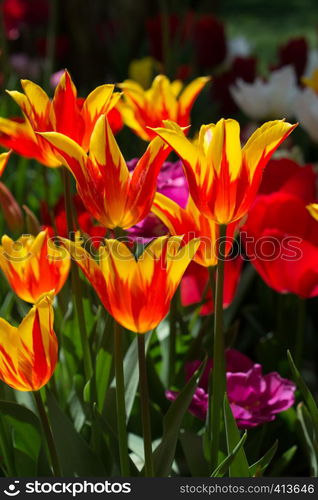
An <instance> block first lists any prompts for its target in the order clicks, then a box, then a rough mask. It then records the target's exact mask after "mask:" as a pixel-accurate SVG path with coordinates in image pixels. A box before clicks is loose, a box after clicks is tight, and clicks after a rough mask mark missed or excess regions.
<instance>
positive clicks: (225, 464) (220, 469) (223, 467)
mask: <svg viewBox="0 0 318 500" xmlns="http://www.w3.org/2000/svg"><path fill="white" fill-rule="evenodd" d="M246 438H247V433H246V432H244V434H243V436H242V437H241V439H240V440H239V442H238V443H237V445H236V446H235V447H234V448H233V450H232V451H231V453H229V454H228V456H227V457H226V458H225V459H224V460H223V461H222V462H221V463H220V465H218V466H217V467H216V469H214V471H213V472H212V474H211V477H223V476H224V474H226V473H227V471H228V470H229V467H230V465H231V464H232V462H233V460H234V459H235V457H236V455H237V454H238V452H239V451H240V449H241V448H242V446H243V444H244V443H245V441H246Z"/></svg>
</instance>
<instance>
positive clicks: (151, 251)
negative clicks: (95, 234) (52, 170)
mask: <svg viewBox="0 0 318 500" xmlns="http://www.w3.org/2000/svg"><path fill="white" fill-rule="evenodd" d="M62 243H63V245H65V247H66V248H67V249H68V251H69V252H70V254H71V256H72V258H73V259H75V260H76V262H77V263H78V265H79V267H80V268H81V269H82V271H83V273H84V274H85V276H86V277H87V279H88V280H89V281H90V282H91V284H92V285H93V287H94V288H95V290H96V292H97V294H98V296H99V298H100V300H101V301H102V303H103V304H104V306H105V308H106V309H107V311H108V312H109V313H110V314H111V315H112V316H113V317H114V318H115V319H116V321H118V323H120V324H121V325H122V326H124V327H125V328H127V329H128V330H132V331H133V332H137V333H146V332H147V331H149V330H152V329H153V328H156V326H157V325H158V324H159V323H160V321H161V320H162V319H163V318H164V317H165V316H166V314H167V313H168V310H169V306H170V301H171V299H172V297H173V295H174V293H175V291H176V289H177V287H178V285H179V283H180V280H181V278H182V275H183V273H184V271H185V270H186V268H187V266H188V265H189V263H190V262H191V259H192V258H193V256H194V255H195V252H196V251H197V249H198V246H199V244H200V241H199V240H198V239H193V240H191V241H189V242H188V243H187V244H185V245H183V246H182V237H181V236H178V237H177V236H175V237H171V238H168V237H167V236H162V237H160V238H156V239H155V240H153V241H152V242H151V243H150V244H149V245H148V246H147V247H146V249H145V250H144V252H143V253H142V255H140V256H139V257H138V258H137V259H136V257H135V256H134V255H133V254H132V253H131V251H130V250H129V248H128V247H127V246H126V245H125V244H124V243H123V242H121V241H118V240H111V239H109V240H105V246H101V247H100V248H99V256H98V261H96V260H94V259H93V258H92V257H91V256H90V254H89V253H88V252H86V250H84V249H83V247H82V246H81V245H80V243H79V242H75V243H74V242H71V241H69V240H66V239H62Z"/></svg>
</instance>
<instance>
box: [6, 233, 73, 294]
mask: <svg viewBox="0 0 318 500" xmlns="http://www.w3.org/2000/svg"><path fill="white" fill-rule="evenodd" d="M1 243H2V244H1V246H0V268H1V269H2V271H3V273H4V275H5V276H6V278H7V280H8V282H9V284H10V286H11V287H12V289H13V290H14V292H15V293H16V294H17V295H18V296H19V297H20V298H21V299H22V300H25V301H26V302H31V303H35V302H37V300H38V299H39V297H40V296H41V295H43V294H44V293H48V292H49V291H51V290H52V291H53V292H54V294H57V293H58V292H59V291H60V289H61V288H62V286H63V285H64V283H65V281H66V279H67V277H68V273H69V269H70V258H69V255H68V253H67V252H66V251H65V249H64V248H60V247H58V246H56V245H55V244H54V243H53V241H51V240H49V237H48V233H47V231H41V233H39V234H38V235H37V236H35V237H34V236H31V235H23V236H21V237H20V238H19V239H18V240H17V241H13V240H12V239H11V238H9V237H8V236H6V235H5V236H3V237H2V240H1Z"/></svg>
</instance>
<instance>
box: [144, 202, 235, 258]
mask: <svg viewBox="0 0 318 500" xmlns="http://www.w3.org/2000/svg"><path fill="white" fill-rule="evenodd" d="M151 211H152V212H153V213H154V214H155V215H156V216H157V217H159V219H160V220H162V222H163V223H164V224H165V225H166V226H167V228H168V229H169V232H170V234H172V235H178V234H184V235H185V236H184V239H185V241H188V239H191V238H194V237H196V238H197V237H199V238H200V246H199V248H198V251H197V252H196V254H195V256H194V257H193V260H194V261H195V262H197V263H198V264H201V266H205V267H210V266H216V265H217V239H218V238H219V226H218V224H216V223H215V222H214V221H213V220H212V219H208V218H207V217H205V216H204V215H203V214H201V213H200V212H199V210H198V209H197V207H196V206H195V204H194V203H193V200H192V198H191V197H190V198H189V201H188V204H187V207H186V208H185V209H184V208H181V207H180V206H179V205H178V204H177V203H176V202H175V201H173V200H171V199H170V198H167V196H164V195H163V194H161V193H156V196H155V199H154V202H153V205H152V208H151ZM235 226H236V224H235V223H234V224H230V225H229V226H228V228H227V238H228V243H227V245H226V254H228V252H229V251H230V250H231V240H230V238H232V237H233V235H234V229H235Z"/></svg>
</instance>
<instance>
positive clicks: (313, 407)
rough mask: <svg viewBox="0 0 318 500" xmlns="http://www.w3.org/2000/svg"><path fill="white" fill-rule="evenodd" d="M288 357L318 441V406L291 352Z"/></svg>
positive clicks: (288, 352)
mask: <svg viewBox="0 0 318 500" xmlns="http://www.w3.org/2000/svg"><path fill="white" fill-rule="evenodd" d="M287 357H288V361H289V366H290V369H291V372H292V375H293V378H294V380H295V382H296V384H297V387H298V389H299V390H300V392H301V394H302V396H303V398H304V400H305V403H306V405H307V408H308V410H309V413H310V415H311V418H312V422H313V426H314V429H315V435H316V439H318V408H317V404H316V402H315V400H314V397H313V395H312V394H311V392H310V390H309V389H308V387H307V385H306V384H305V381H304V379H303V378H302V376H301V375H300V373H299V371H298V369H297V368H296V365H295V363H294V360H293V358H292V355H291V353H290V351H289V350H288V351H287Z"/></svg>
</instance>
